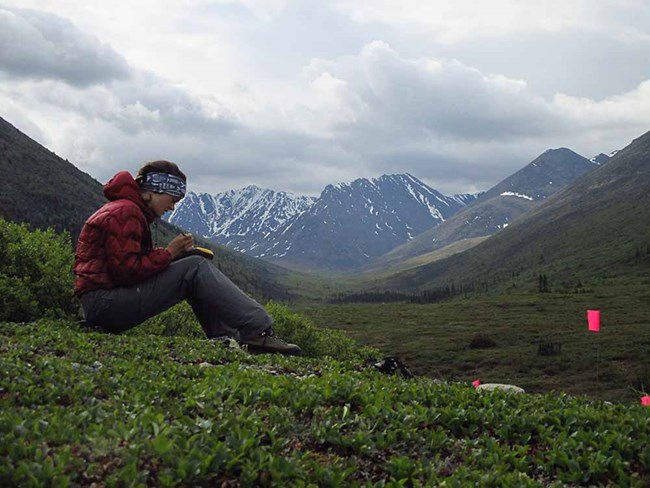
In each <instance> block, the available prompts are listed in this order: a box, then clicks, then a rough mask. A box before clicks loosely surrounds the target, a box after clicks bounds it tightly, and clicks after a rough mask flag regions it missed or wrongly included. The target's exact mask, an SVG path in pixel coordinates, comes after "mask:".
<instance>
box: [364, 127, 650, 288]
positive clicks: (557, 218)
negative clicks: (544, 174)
mask: <svg viewBox="0 0 650 488" xmlns="http://www.w3.org/2000/svg"><path fill="white" fill-rule="evenodd" d="M648 221H650V132H647V133H645V134H643V135H642V136H640V137H638V138H636V139H634V141H633V142H632V143H631V144H629V145H628V146H627V147H625V148H624V149H622V150H621V151H619V152H617V153H616V154H615V155H614V156H612V158H611V159H609V160H608V161H607V162H606V163H605V164H602V165H601V166H597V167H596V168H595V169H594V170H593V171H591V172H589V173H587V174H585V175H584V176H583V177H581V178H579V179H577V180H576V181H574V182H573V183H572V184H570V185H568V186H567V187H565V188H564V189H562V190H561V191H559V192H558V193H557V194H556V195H554V196H552V197H551V198H549V199H547V200H546V201H545V202H544V203H543V204H542V205H540V206H539V207H537V208H535V209H534V210H533V211H531V212H530V213H529V214H527V215H526V216H525V217H524V218H522V219H520V220H518V221H517V222H515V223H514V224H513V225H511V226H508V228H507V229H505V230H503V231H502V232H499V233H497V234H496V235H493V236H491V237H490V238H489V239H487V240H485V241H483V242H482V243H480V244H479V245H477V246H476V247H474V248H472V249H470V250H469V251H465V252H463V253H460V254H457V255H454V256H451V257H449V258H446V259H443V260H440V261H436V262H434V263H431V264H428V265H424V266H421V267H418V268H417V269H414V270H410V271H406V272H398V273H396V274H394V275H392V276H391V277H388V278H386V279H385V280H383V282H382V283H381V284H380V285H379V284H378V285H373V286H386V287H388V288H389V289H400V290H403V289H405V288H409V289H411V290H414V289H423V288H431V287H436V286H442V285H444V284H445V283H449V282H450V281H455V282H456V283H457V284H458V283H459V282H463V281H465V282H467V281H472V282H474V283H477V282H483V283H487V282H488V281H489V282H490V283H493V284H495V283H500V285H499V286H501V287H504V286H511V285H512V283H513V281H514V282H515V285H516V283H517V281H520V282H526V283H527V285H526V286H529V287H530V286H532V287H534V286H535V282H536V280H537V277H538V275H540V274H544V275H547V276H548V278H549V280H550V282H551V283H552V286H555V287H560V288H562V289H568V290H571V289H573V288H574V287H576V286H578V285H581V286H582V285H583V284H584V281H585V280H589V279H591V280H596V279H597V280H603V279H608V277H615V276H627V277H628V279H630V280H637V279H641V278H642V276H641V277H639V276H640V275H638V272H640V270H646V271H647V270H648V268H649V267H650V256H647V255H646V253H645V252H639V249H641V248H642V249H644V250H645V249H646V248H647V246H650V229H649V228H648V225H647V222H648ZM637 269H638V270H639V271H636V270H637ZM519 276H521V278H518V277H519Z"/></svg>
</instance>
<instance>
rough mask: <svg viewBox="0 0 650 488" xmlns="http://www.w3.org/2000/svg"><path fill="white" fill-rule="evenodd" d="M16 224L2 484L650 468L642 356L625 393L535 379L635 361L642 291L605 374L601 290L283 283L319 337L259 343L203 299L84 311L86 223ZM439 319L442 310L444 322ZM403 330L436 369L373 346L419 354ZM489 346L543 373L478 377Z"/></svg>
mask: <svg viewBox="0 0 650 488" xmlns="http://www.w3.org/2000/svg"><path fill="white" fill-rule="evenodd" d="M1 224H2V225H0V229H1V233H0V236H1V237H0V238H1V239H2V242H1V244H2V245H1V246H0V250H1V252H0V270H1V272H2V274H1V275H0V287H2V288H1V289H0V296H2V297H3V304H2V305H3V308H2V313H3V314H4V315H3V316H2V318H1V319H0V336H1V338H0V486H93V485H94V486H179V485H181V486H314V487H316V486H395V487H397V486H432V485H443V484H444V485H447V486H467V485H479V486H501V485H507V486H576V485H592V486H639V487H641V486H648V484H649V483H650V445H649V443H648V438H649V436H650V410H649V409H648V408H647V407H644V406H642V405H641V404H640V402H639V401H638V397H639V395H640V394H641V393H642V389H643V388H647V383H645V379H644V378H646V376H644V373H643V371H641V370H640V371H638V372H635V373H634V374H636V375H638V382H637V384H636V386H634V383H633V382H631V383H630V382H628V380H627V379H626V378H627V376H626V375H627V370H625V369H621V371H619V372H618V373H617V374H619V376H618V377H615V378H614V379H615V380H616V381H619V380H623V379H625V381H626V382H624V385H625V386H624V387H623V388H622V389H620V390H618V393H617V394H620V397H618V398H612V400H618V401H616V402H612V403H610V402H604V401H602V400H601V399H598V398H595V397H597V396H599V395H593V396H581V395H567V394H566V393H563V391H567V390H571V388H568V386H570V385H567V384H562V387H561V388H558V391H554V392H548V391H546V392H545V393H541V392H542V391H544V390H545V388H546V387H547V386H549V385H547V384H546V383H544V381H542V380H539V381H538V383H534V382H533V378H539V377H540V375H543V377H544V378H545V377H546V376H558V377H559V376H560V375H563V374H564V373H565V372H566V371H574V372H576V371H578V369H579V368H583V367H586V365H587V364H592V368H591V369H588V370H586V371H582V372H581V373H576V376H575V379H576V381H578V380H580V379H581V376H580V375H581V374H582V375H583V377H582V379H583V380H585V381H587V382H589V381H591V382H592V383H593V382H594V381H595V382H596V383H595V384H596V385H598V386H599V388H600V389H601V390H602V389H604V388H609V387H610V385H611V384H612V381H613V379H612V378H611V377H610V378H608V377H607V375H608V374H609V375H612V374H613V373H612V371H618V370H616V369H612V368H605V364H606V363H608V364H610V365H611V364H614V363H615V364H618V365H619V366H620V367H621V368H623V365H629V364H632V363H633V362H634V361H635V360H637V359H642V354H641V351H646V352H647V342H646V343H644V342H643V341H642V340H641V339H639V335H638V334H637V332H638V331H639V330H640V328H641V324H643V323H645V324H647V323H648V316H647V313H648V312H639V310H643V306H642V304H641V303H640V302H639V303H637V302H633V301H631V302H630V303H628V304H625V303H621V304H619V305H618V306H619V307H620V308H619V309H618V310H615V309H613V308H610V312H608V314H607V315H605V316H604V319H603V334H605V331H606V330H608V327H611V330H612V332H611V333H609V332H608V333H607V334H608V335H606V336H605V335H603V336H602V340H603V344H602V345H603V349H602V354H601V357H600V359H601V369H600V371H599V372H598V373H597V375H598V376H597V377H596V378H595V379H594V378H593V376H594V371H593V369H594V368H593V364H594V363H593V361H594V355H593V351H594V347H596V346H597V343H595V342H594V340H596V339H598V337H600V336H597V337H594V336H587V334H586V331H585V329H586V326H585V325H584V324H582V322H583V318H584V317H583V315H584V308H585V305H586V303H587V301H582V300H583V296H584V294H575V296H574V297H573V299H567V297H566V296H555V295H553V294H552V293H538V294H537V295H534V296H533V295H531V296H529V297H527V298H526V297H525V296H515V295H512V296H511V297H510V298H503V297H501V298H498V297H490V296H487V295H486V296H483V297H482V298H481V297H475V299H470V298H469V297H468V298H464V297H463V298H461V297H458V298H456V299H454V300H450V301H448V302H443V303H440V304H431V305H415V304H404V303H402V304H386V305H381V304H376V305H372V306H370V305H337V306H334V305H332V306H325V307H319V308H318V310H320V311H319V312H315V310H316V309H315V308H309V307H306V306H303V308H302V309H300V312H301V313H300V314H298V313H296V312H295V311H292V310H290V309H289V308H288V307H287V306H285V305H283V304H280V303H275V302H270V303H269V304H268V309H269V311H270V312H271V314H272V315H273V316H274V319H275V322H276V328H277V330H278V333H279V334H280V335H281V336H282V337H285V338H286V339H288V340H290V341H292V342H295V343H298V344H299V345H300V346H301V347H302V348H303V349H304V350H305V353H306V354H305V356H304V357H299V358H286V357H278V356H270V355H259V356H253V355H250V354H249V353H247V352H246V351H243V350H241V349H237V348H234V349H232V348H226V347H225V346H224V345H223V344H221V343H220V342H214V341H209V340H206V339H204V338H203V337H202V334H201V330H200V327H199V325H198V324H197V322H196V320H195V319H194V318H193V317H192V314H191V313H190V309H189V308H188V307H187V305H179V306H176V307H173V308H172V309H170V310H169V311H168V312H166V313H164V314H161V315H160V316H158V317H156V318H154V319H152V320H150V321H148V322H147V323H145V324H143V325H141V326H140V327H137V328H135V329H133V330H132V331H130V332H128V333H126V334H122V335H110V334H103V333H98V332H92V331H88V330H84V329H82V328H80V326H79V325H78V323H77V321H76V318H75V317H74V313H73V312H74V308H75V305H76V303H75V302H74V300H72V299H71V289H72V275H71V269H70V266H71V263H72V249H71V246H70V245H69V237H68V236H67V235H66V234H63V235H60V234H57V233H55V232H53V231H38V230H37V231H30V230H28V229H27V228H26V227H25V226H20V225H17V224H11V223H8V222H1ZM634 296H637V297H638V296H640V295H639V294H636V295H634ZM540 297H543V299H542V298H540ZM593 298H599V299H600V300H601V302H596V303H597V305H601V304H603V305H605V304H606V303H607V299H608V297H607V296H599V295H597V294H595V295H593ZM630 300H635V298H630ZM617 303H619V302H617ZM644 303H647V300H646V301H645V302H644ZM603 308H605V307H603ZM468 311H469V312H468ZM643 314H646V315H643ZM305 316H307V317H305ZM578 316H580V317H583V318H580V319H579V318H578ZM309 317H313V322H312V321H311V320H310V319H309ZM362 317H363V318H362ZM517 317H519V319H517ZM522 317H526V320H525V323H524V321H523V320H522V319H521V318H522ZM518 320H519V321H520V322H518ZM348 322H349V323H348ZM472 322H474V323H472ZM330 323H331V324H334V325H337V326H338V325H346V326H348V327H347V328H348V329H351V330H352V332H353V335H354V337H356V338H358V339H359V342H355V341H353V339H351V338H349V337H348V336H347V335H346V334H345V333H344V332H343V331H339V330H332V328H325V327H323V326H324V325H328V324H330ZM619 324H622V325H619ZM635 324H636V325H637V326H638V327H637V328H635V327H636V326H635ZM421 325H428V326H431V329H432V331H431V333H430V334H429V335H427V336H426V337H425V336H424V335H423V333H422V329H421V327H419V326H421ZM487 325H489V326H490V327H489V329H487V328H486V326H487ZM518 325H519V327H517V326H518ZM540 325H543V326H544V327H540ZM341 328H343V327H341ZM362 328H365V331H362ZM540 331H547V332H548V334H547V332H543V333H542V332H540ZM562 334H565V335H562ZM525 337H528V338H529V339H530V338H535V339H539V340H541V341H543V342H544V343H545V344H546V343H550V344H553V343H555V342H561V343H562V352H561V355H560V356H559V357H558V356H553V355H550V356H548V357H547V356H538V355H537V354H536V353H535V354H533V359H532V360H531V358H530V357H529V356H528V352H524V351H522V347H521V344H524V343H525V342H526V340H525V339H524V338H525ZM425 339H426V340H425ZM400 342H402V343H405V344H411V346H412V348H411V349H410V351H412V352H408V351H407V350H406V349H404V353H405V354H404V355H403V356H404V358H405V359H407V365H409V366H410V365H411V364H409V363H410V362H411V361H412V362H413V363H414V364H415V366H414V368H413V369H415V370H416V372H420V373H422V372H425V373H428V374H427V375H420V376H416V377H415V378H410V379H407V378H404V377H402V376H399V375H388V374H383V373H381V372H379V371H378V370H377V369H376V368H375V367H374V366H373V358H379V357H381V356H382V355H384V354H386V353H390V352H397V353H399V354H402V350H401V349H397V348H396V347H395V344H399V343H400ZM360 343H363V344H365V345H359V344H360ZM630 343H636V344H635V345H634V347H635V348H636V349H634V350H635V351H637V352H638V353H639V354H638V355H637V356H635V354H637V353H634V354H630V349H629V347H630ZM644 344H645V345H644ZM583 346H590V347H589V348H588V347H583ZM376 348H379V349H381V351H380V350H378V349H376ZM545 351H547V352H550V353H553V352H554V349H553V347H550V348H548V349H545ZM418 355H419V356H418ZM581 355H583V356H584V357H582V358H581V359H580V361H581V362H579V363H575V362H574V361H577V359H574V357H580V356H581ZM431 358H433V359H431ZM513 358H514V359H513ZM416 360H417V361H416ZM431 361H433V362H431ZM490 361H492V362H493V363H490ZM509 361H510V362H509ZM540 361H542V362H543V361H546V363H541V362H540ZM447 363H451V364H464V365H465V367H469V369H466V370H465V371H464V374H463V375H458V376H456V373H457V372H456V370H455V369H454V368H455V366H453V367H450V369H442V368H443V365H445V364H447ZM476 363H478V364H482V365H481V368H482V367H486V368H489V367H497V366H499V365H500V366H501V367H503V368H504V369H503V371H504V372H505V371H506V369H505V368H506V367H507V371H516V372H517V373H516V374H522V375H524V374H526V375H528V376H522V377H515V376H500V377H499V379H501V378H504V377H505V378H513V379H522V384H524V385H525V386H527V387H529V388H530V391H533V392H535V391H539V392H540V393H532V394H530V393H529V394H524V395H513V394H508V393H505V392H499V391H495V392H489V393H484V392H478V391H476V390H475V389H474V388H473V387H472V385H471V383H470V381H469V380H470V379H474V377H473V376H474V373H475V372H482V371H487V370H482V369H479V370H476V371H472V370H471V368H475V366H474V365H475V364H476ZM436 364H437V367H436V366H435V365H436ZM576 364H579V367H578V366H576ZM540 365H541V366H540ZM426 368H431V369H430V370H429V371H427V369H426ZM461 369H462V368H461ZM432 372H434V373H435V374H432ZM646 373H647V371H646ZM510 374H514V373H510ZM436 376H437V378H435V377H436ZM481 376H484V378H483V380H484V382H487V381H491V380H493V379H494V378H496V375H495V376H494V377H487V376H489V375H487V374H481ZM526 381H528V382H526ZM558 384H560V383H558ZM576 392H579V391H578V390H572V393H576Z"/></svg>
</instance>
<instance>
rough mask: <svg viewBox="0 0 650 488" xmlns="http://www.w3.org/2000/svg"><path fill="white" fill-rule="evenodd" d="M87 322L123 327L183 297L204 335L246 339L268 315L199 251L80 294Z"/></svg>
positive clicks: (259, 329)
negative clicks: (128, 281) (152, 272)
mask: <svg viewBox="0 0 650 488" xmlns="http://www.w3.org/2000/svg"><path fill="white" fill-rule="evenodd" d="M80 300H81V306H82V308H83V311H84V316H85V318H86V321H88V322H89V323H90V324H93V325H98V326H101V327H103V328H105V329H107V330H108V331H109V332H115V333H119V332H123V331H125V330H128V329H130V328H132V327H134V326H136V325H138V324H140V323H142V322H144V321H145V320H147V319H148V318H150V317H153V316H154V315H157V314H159V313H161V312H164V311H165V310H167V309H168V308H170V307H171V306H173V305H175V304H177V303H179V302H181V301H183V300H187V302H188V303H189V304H190V306H191V307H192V309H193V310H194V313H195V315H196V317H197V318H198V320H199V322H200V323H201V326H202V327H203V330H204V331H205V335H206V336H207V337H219V336H224V335H225V336H230V337H233V338H234V339H237V340H246V339H249V338H251V337H254V336H256V335H258V334H259V333H260V332H262V331H264V330H266V329H267V328H268V327H270V326H271V324H272V323H273V319H272V318H271V317H270V316H269V315H268V314H267V313H266V310H264V307H262V305H260V304H259V303H257V302H256V301H255V300H253V299H252V298H250V297H249V296H248V295H246V293H244V292H243V291H242V290H241V289H240V288H239V287H237V285H235V284H234V283H233V282H232V281H230V280H229V279H228V278H227V277H226V276H225V275H224V274H223V273H222V272H221V271H219V270H218V269H217V268H216V267H214V266H213V265H212V263H211V262H210V261H209V260H207V259H205V258H202V257H200V256H188V257H186V258H183V259H179V260H178V261H174V262H172V263H171V264H170V265H169V268H167V269H166V270H165V271H163V272H162V273H159V274H157V275H156V276H154V277H152V278H150V279H148V280H146V281H143V282H141V283H138V284H137V285H135V286H131V287H128V288H114V289H112V290H93V291H90V292H87V293H84V294H83V295H82V296H81V297H80Z"/></svg>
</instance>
